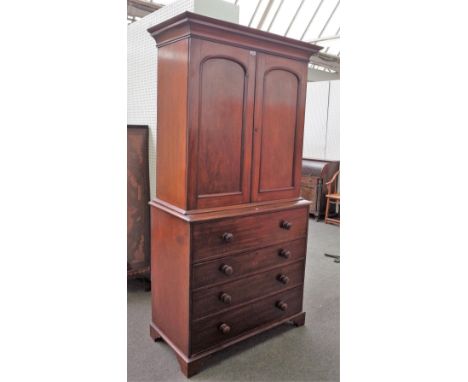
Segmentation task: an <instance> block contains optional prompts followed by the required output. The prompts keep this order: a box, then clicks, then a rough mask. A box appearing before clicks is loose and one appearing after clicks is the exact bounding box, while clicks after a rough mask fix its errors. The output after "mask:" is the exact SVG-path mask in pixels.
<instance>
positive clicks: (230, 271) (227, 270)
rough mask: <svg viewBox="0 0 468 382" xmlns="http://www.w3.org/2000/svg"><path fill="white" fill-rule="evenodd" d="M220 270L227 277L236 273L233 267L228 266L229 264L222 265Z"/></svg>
mask: <svg viewBox="0 0 468 382" xmlns="http://www.w3.org/2000/svg"><path fill="white" fill-rule="evenodd" d="M219 270H220V271H221V272H223V273H224V274H225V275H226V276H231V275H232V274H233V272H234V269H233V268H232V267H231V266H229V265H227V264H223V265H221V267H220V268H219Z"/></svg>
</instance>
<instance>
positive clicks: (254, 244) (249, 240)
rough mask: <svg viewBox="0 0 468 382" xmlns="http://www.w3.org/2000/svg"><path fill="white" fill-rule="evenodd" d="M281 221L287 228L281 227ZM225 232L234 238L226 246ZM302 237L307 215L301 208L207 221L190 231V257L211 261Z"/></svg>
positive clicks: (304, 234)
mask: <svg viewBox="0 0 468 382" xmlns="http://www.w3.org/2000/svg"><path fill="white" fill-rule="evenodd" d="M285 222H286V223H287V225H288V227H289V228H285V227H284V226H283V225H284V224H285ZM225 230H228V231H229V232H232V233H233V235H234V239H233V240H232V241H231V242H229V243H226V242H225V241H224V240H223V237H222V236H223V232H224V231H225ZM306 234H307V215H304V212H303V210H302V209H291V210H288V211H280V212H274V213H269V214H261V215H255V216H245V217H239V218H226V219H223V220H218V221H209V222H205V223H200V224H196V225H195V226H194V228H193V235H192V238H193V242H192V251H193V257H194V259H195V260H208V259H213V258H216V257H220V256H223V255H224V254H227V253H232V252H239V251H247V250H251V249H254V248H258V247H263V246H267V245H271V244H274V243H280V242H287V241H291V240H295V239H298V238H301V237H305V236H306Z"/></svg>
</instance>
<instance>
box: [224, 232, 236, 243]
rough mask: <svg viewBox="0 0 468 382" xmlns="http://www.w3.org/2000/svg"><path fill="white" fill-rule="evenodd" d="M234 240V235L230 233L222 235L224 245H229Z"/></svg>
mask: <svg viewBox="0 0 468 382" xmlns="http://www.w3.org/2000/svg"><path fill="white" fill-rule="evenodd" d="M233 239H234V235H233V234H232V233H231V232H224V233H223V241H224V242H225V243H230V242H231V241H232V240H233Z"/></svg>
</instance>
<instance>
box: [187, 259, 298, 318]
mask: <svg viewBox="0 0 468 382" xmlns="http://www.w3.org/2000/svg"><path fill="white" fill-rule="evenodd" d="M303 282H304V261H299V262H295V263H293V264H289V265H284V266H282V267H278V268H274V269H271V270H269V271H266V272H262V273H258V274H256V275H253V276H250V277H246V278H242V279H239V280H237V281H232V282H228V283H225V284H221V285H218V286H215V287H212V288H204V289H201V290H198V291H195V292H193V294H192V307H193V317H194V318H195V319H196V318H200V317H203V316H206V315H208V314H213V313H216V312H219V311H221V310H225V309H229V308H234V307H235V306H236V305H238V304H242V303H245V302H248V301H250V300H253V299H255V298H258V297H262V296H264V295H266V294H269V293H274V292H279V291H281V290H284V289H286V288H290V287H293V286H298V285H301V284H302V283H303Z"/></svg>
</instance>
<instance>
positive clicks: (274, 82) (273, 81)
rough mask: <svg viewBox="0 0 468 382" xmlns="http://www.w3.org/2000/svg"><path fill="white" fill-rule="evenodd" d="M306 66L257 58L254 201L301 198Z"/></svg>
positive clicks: (275, 58)
mask: <svg viewBox="0 0 468 382" xmlns="http://www.w3.org/2000/svg"><path fill="white" fill-rule="evenodd" d="M306 85H307V65H306V64H305V63H303V62H299V61H294V60H288V59H285V58H281V57H276V56H271V55H267V54H259V55H258V57H257V79H256V90H255V124H254V143H253V144H254V156H253V180H252V201H267V200H276V199H289V198H295V197H299V194H300V178H301V162H302V160H301V159H302V139H303V130H304V110H305V92H306Z"/></svg>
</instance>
